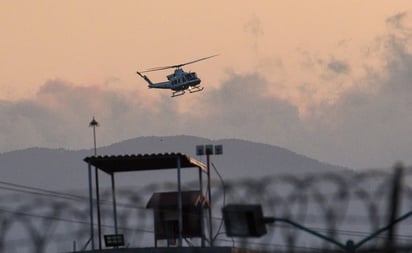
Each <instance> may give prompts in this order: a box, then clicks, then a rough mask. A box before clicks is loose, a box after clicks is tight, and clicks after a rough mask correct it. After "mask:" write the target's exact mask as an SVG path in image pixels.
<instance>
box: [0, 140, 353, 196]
mask: <svg viewBox="0 0 412 253" xmlns="http://www.w3.org/2000/svg"><path fill="white" fill-rule="evenodd" d="M199 144H213V145H217V144H221V145H223V155H219V156H213V157H212V158H211V161H212V162H213V164H214V165H215V167H216V168H217V169H218V170H219V172H220V174H221V175H222V176H223V178H224V179H225V180H237V179H242V178H260V177H264V176H267V175H273V174H285V173H314V172H324V171H336V170H343V169H345V168H343V167H340V166H335V165H331V164H326V163H322V162H320V161H317V160H315V159H311V158H309V157H306V156H303V155H300V154H297V153H294V152H292V151H290V150H287V149H284V148H281V147H277V146H272V145H267V144H261V143H255V142H250V141H245V140H239V139H220V140H210V139H206V138H201V137H195V136H186V135H182V136H167V137H159V136H152V137H137V138H133V139H129V140H124V141H120V142H118V143H114V144H112V145H109V146H105V147H98V149H97V154H98V155H120V154H122V155H123V154H143V153H166V152H182V153H185V154H187V155H189V156H192V157H195V158H197V159H198V160H200V161H205V158H204V157H197V156H196V155H195V147H196V145H199ZM91 155H93V149H87V150H86V149H84V150H65V149H49V148H28V149H24V150H16V151H12V152H7V153H3V154H0V168H1V175H2V176H1V180H2V181H4V182H11V183H16V184H23V185H28V186H33V187H40V188H44V189H50V190H72V189H84V190H86V189H87V187H88V173H87V171H88V170H87V164H86V163H85V162H84V161H83V159H84V158H85V157H87V156H91ZM141 173H143V174H141ZM141 173H134V174H136V175H133V176H131V173H119V176H117V175H116V185H117V186H121V185H142V184H147V183H149V182H165V181H173V182H174V181H175V172H173V171H172V170H170V172H169V171H167V172H164V171H162V172H161V173H159V172H156V173H152V172H141ZM120 174H125V175H120ZM212 175H213V173H212ZM101 180H102V184H103V185H105V184H106V185H109V179H108V177H104V176H102V179H101Z"/></svg>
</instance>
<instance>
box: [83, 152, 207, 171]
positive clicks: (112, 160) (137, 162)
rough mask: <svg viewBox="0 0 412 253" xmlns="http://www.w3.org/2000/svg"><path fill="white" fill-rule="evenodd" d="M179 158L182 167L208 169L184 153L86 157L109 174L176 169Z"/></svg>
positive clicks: (86, 159)
mask: <svg viewBox="0 0 412 253" xmlns="http://www.w3.org/2000/svg"><path fill="white" fill-rule="evenodd" d="M178 158H180V167H181V168H193V167H196V168H199V169H201V170H203V171H206V165H205V164H203V163H202V162H200V161H198V160H196V159H194V158H192V157H190V156H188V155H186V154H183V153H162V154H132V155H111V156H89V157H86V158H84V161H85V162H87V163H89V164H91V165H93V166H95V167H96V168H99V169H100V170H102V171H104V172H106V173H108V174H113V173H116V172H127V171H143V170H163V169H175V168H177V167H178V165H177V159H178Z"/></svg>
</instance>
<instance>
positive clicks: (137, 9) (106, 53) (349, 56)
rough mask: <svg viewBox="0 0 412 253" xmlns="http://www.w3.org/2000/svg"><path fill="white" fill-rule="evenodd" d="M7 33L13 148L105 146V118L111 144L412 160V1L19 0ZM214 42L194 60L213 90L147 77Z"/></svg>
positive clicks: (1, 128)
mask: <svg viewBox="0 0 412 253" xmlns="http://www.w3.org/2000/svg"><path fill="white" fill-rule="evenodd" d="M0 31H2V36H1V37H2V38H1V40H0V68H1V72H0V73H1V74H0V118H1V121H0V143H1V145H0V152H8V151H12V150H18V149H24V148H28V147H50V148H65V149H82V148H91V147H92V145H93V139H92V130H91V128H90V127H88V124H89V122H90V121H91V119H92V117H93V116H94V117H95V118H96V120H97V121H98V122H99V123H100V126H99V128H98V129H97V143H98V146H104V145H109V144H112V143H115V142H119V141H122V140H126V139H130V138H135V137H139V136H170V135H196V136H200V137H206V138H211V139H221V138H237V139H244V140H250V141H254V142H261V143H266V144H271V145H277V146H281V147H284V148H287V149H290V150H292V151H294V152H296V153H300V154H303V155H306V156H309V157H311V158H314V159H317V160H320V161H324V162H328V163H332V164H337V165H342V166H349V167H352V168H387V167H391V166H392V165H394V164H395V163H396V162H398V161H402V162H403V163H404V164H406V165H411V164H412V155H411V154H412V134H411V133H412V128H411V127H410V126H411V125H412V113H411V109H412V96H411V95H412V94H411V93H412V83H411V82H410V79H411V77H412V74H411V73H412V72H411V71H410V69H412V48H411V45H412V44H411V42H412V2H411V1H410V0H405V1H403V0H397V1H386V0H385V1H384V0H363V1H354V0H344V1H343V0H342V1H341V0H333V1H331V0H312V1H298V0H290V1H277V0H274V1H231V0H230V1H229V0H228V1H215V0H212V1H183V0H174V1H143V0H130V1H128V0H124V1H107V0H88V1H80V0H73V1H52V0H39V1H8V0H6V1H2V2H1V3H0ZM214 54H219V56H218V57H214V58H211V59H208V60H206V61H201V62H197V63H195V64H192V65H188V66H185V67H184V69H185V70H187V71H189V70H190V71H194V72H196V73H197V74H198V75H199V77H200V78H201V79H202V84H203V86H204V87H205V89H204V90H203V92H198V93H194V94H186V95H184V96H180V97H177V98H171V97H170V95H171V92H170V91H167V90H156V89H148V88H147V84H146V83H145V82H144V80H143V79H141V78H140V77H139V76H137V75H136V70H145V69H148V68H152V67H158V66H165V65H173V64H179V63H184V62H188V61H192V60H195V59H198V58H202V57H207V56H210V55H214ZM171 71H172V70H171ZM171 71H167V70H166V71H159V72H153V73H149V77H150V78H151V79H152V81H163V80H164V79H165V77H166V75H168V74H170V73H171Z"/></svg>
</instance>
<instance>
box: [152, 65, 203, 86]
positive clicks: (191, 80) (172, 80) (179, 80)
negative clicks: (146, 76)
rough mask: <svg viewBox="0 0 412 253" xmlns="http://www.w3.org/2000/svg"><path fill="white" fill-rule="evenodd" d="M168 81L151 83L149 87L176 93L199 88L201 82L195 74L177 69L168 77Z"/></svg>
mask: <svg viewBox="0 0 412 253" xmlns="http://www.w3.org/2000/svg"><path fill="white" fill-rule="evenodd" d="M167 79H168V81H166V82H158V83H153V82H150V83H149V85H148V87H149V88H155V89H171V90H174V91H180V90H186V89H189V88H190V87H193V86H197V85H199V84H200V82H201V80H200V79H199V78H198V77H197V75H196V73H195V72H185V71H183V70H182V69H176V70H175V72H174V73H173V74H170V75H168V76H167Z"/></svg>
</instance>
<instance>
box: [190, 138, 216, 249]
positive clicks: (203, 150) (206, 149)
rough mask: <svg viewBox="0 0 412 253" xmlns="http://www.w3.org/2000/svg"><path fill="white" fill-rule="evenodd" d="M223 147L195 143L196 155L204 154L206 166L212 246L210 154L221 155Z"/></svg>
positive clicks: (211, 242) (211, 241) (211, 243)
mask: <svg viewBox="0 0 412 253" xmlns="http://www.w3.org/2000/svg"><path fill="white" fill-rule="evenodd" d="M222 154H223V147H222V145H211V144H208V145H197V146H196V155H198V156H203V155H206V166H207V191H208V196H209V198H208V200H209V240H210V246H211V247H213V225H212V187H211V178H210V156H211V155H222Z"/></svg>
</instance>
